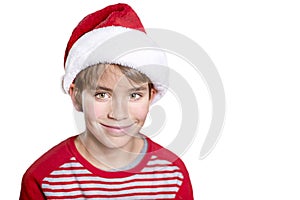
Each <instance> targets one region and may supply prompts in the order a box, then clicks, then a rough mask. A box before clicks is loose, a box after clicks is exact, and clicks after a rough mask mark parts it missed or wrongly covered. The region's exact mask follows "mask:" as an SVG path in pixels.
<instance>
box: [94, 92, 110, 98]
mask: <svg viewBox="0 0 300 200" xmlns="http://www.w3.org/2000/svg"><path fill="white" fill-rule="evenodd" d="M95 97H96V99H101V100H104V99H108V98H109V97H110V96H109V94H108V93H106V92H99V93H96V94H95Z"/></svg>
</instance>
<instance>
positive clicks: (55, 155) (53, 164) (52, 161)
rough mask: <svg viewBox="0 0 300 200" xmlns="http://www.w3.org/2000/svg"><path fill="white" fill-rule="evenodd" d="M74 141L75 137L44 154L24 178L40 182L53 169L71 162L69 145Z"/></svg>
mask: <svg viewBox="0 0 300 200" xmlns="http://www.w3.org/2000/svg"><path fill="white" fill-rule="evenodd" d="M74 139H75V136H73V137H70V138H68V139H66V140H64V141H62V142H60V143H59V144H57V145H55V146H54V147H52V148H51V149H50V150H48V151H47V152H46V153H44V154H43V155H42V156H41V157H39V158H38V159H37V160H36V161H35V162H34V163H33V164H32V165H31V166H30V167H29V168H28V169H27V171H26V172H25V174H24V176H23V178H24V179H26V178H34V179H35V180H36V181H38V182H39V181H41V180H42V179H43V178H44V177H45V175H48V174H49V173H51V171H52V170H53V169H55V168H57V167H58V166H60V165H61V164H62V163H64V162H66V161H67V160H69V159H70V157H71V156H72V153H71V151H70V147H69V143H70V142H71V141H72V140H74Z"/></svg>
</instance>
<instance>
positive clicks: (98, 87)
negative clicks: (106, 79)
mask: <svg viewBox="0 0 300 200" xmlns="http://www.w3.org/2000/svg"><path fill="white" fill-rule="evenodd" d="M96 90H106V91H110V92H112V91H113V90H112V89H111V88H107V87H104V86H100V85H98V86H97V87H96Z"/></svg>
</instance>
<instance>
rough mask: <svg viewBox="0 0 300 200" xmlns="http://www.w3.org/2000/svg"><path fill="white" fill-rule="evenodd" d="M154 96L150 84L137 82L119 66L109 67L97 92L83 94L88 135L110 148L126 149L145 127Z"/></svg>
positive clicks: (99, 82)
mask: <svg viewBox="0 0 300 200" xmlns="http://www.w3.org/2000/svg"><path fill="white" fill-rule="evenodd" d="M149 92H150V93H151V94H152V95H151V97H149ZM154 95H155V90H154V89H151V91H149V87H148V83H141V84H137V83H133V82H132V81H129V80H128V79H127V78H126V77H125V76H124V75H123V74H122V73H121V72H120V70H119V69H118V68H117V67H109V68H107V69H106V70H105V71H104V73H103V75H102V76H101V77H100V79H99V80H98V86H97V88H95V90H84V91H83V92H82V109H83V113H84V116H85V121H86V129H87V132H88V134H89V135H90V136H92V137H93V138H94V139H97V140H98V142H100V143H101V145H104V146H106V147H109V148H121V147H123V146H125V145H126V144H128V143H129V142H130V141H131V140H132V139H133V137H134V136H136V135H137V133H138V132H139V131H140V129H141V127H142V126H143V124H144V122H145V120H146V117H147V114H148V111H149V106H150V103H151V101H152V99H153V97H154Z"/></svg>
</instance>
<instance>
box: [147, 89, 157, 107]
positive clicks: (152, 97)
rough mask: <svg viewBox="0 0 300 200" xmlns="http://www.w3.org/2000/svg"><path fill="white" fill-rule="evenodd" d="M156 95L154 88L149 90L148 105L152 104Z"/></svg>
mask: <svg viewBox="0 0 300 200" xmlns="http://www.w3.org/2000/svg"><path fill="white" fill-rule="evenodd" d="M156 94H157V90H156V89H154V88H151V90H150V95H151V96H150V99H149V101H150V104H151V103H152V101H153V99H154V97H155V96H156Z"/></svg>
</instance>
